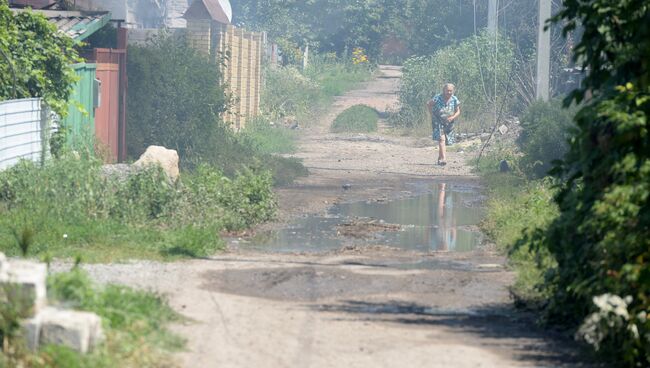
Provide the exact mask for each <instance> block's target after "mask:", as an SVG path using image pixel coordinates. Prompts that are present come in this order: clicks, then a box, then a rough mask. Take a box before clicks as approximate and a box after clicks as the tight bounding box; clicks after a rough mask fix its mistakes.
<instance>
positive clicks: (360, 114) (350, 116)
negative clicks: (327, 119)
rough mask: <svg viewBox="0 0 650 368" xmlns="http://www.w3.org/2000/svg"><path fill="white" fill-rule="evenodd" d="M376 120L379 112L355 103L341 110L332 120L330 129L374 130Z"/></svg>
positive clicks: (346, 130) (334, 130)
mask: <svg viewBox="0 0 650 368" xmlns="http://www.w3.org/2000/svg"><path fill="white" fill-rule="evenodd" d="M378 121H379V114H378V113H377V111H375V109H373V108H372V107H369V106H366V105H355V106H352V107H349V108H347V109H345V110H344V111H343V112H341V113H340V114H339V115H338V116H337V117H336V119H334V122H332V126H331V129H330V130H331V131H332V132H334V133H341V132H353V133H367V132H375V131H377V122H378Z"/></svg>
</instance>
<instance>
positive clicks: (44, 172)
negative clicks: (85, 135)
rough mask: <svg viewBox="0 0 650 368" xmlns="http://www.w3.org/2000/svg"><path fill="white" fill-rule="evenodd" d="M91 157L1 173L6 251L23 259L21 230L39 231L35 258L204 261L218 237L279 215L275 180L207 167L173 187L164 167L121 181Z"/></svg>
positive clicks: (0, 241) (0, 239) (0, 231)
mask: <svg viewBox="0 0 650 368" xmlns="http://www.w3.org/2000/svg"><path fill="white" fill-rule="evenodd" d="M100 168H101V164H100V162H98V161H96V160H94V159H92V158H82V159H80V158H76V157H70V156H64V157H62V158H61V159H53V160H50V161H48V162H47V163H46V165H45V166H44V167H40V166H38V165H36V164H34V163H31V162H28V161H24V162H21V163H19V164H18V165H16V166H14V167H12V168H10V169H8V170H6V171H3V172H1V173H0V214H1V215H2V216H0V250H2V251H4V252H6V253H8V254H17V253H18V248H17V247H15V246H14V245H13V244H14V243H15V239H14V235H15V234H14V232H16V231H18V234H22V229H23V228H30V229H34V233H33V234H32V236H31V240H30V243H31V244H32V245H31V246H30V252H31V254H33V255H41V254H49V255H53V256H57V257H73V256H75V255H77V254H79V253H81V252H83V254H84V257H85V258H86V259H89V260H92V261H100V260H113V259H125V258H167V257H175V256H185V257H186V256H191V257H203V256H207V255H210V254H211V253H213V252H215V251H216V250H217V249H219V248H220V247H222V245H223V243H222V241H221V240H220V239H219V236H218V234H219V232H221V231H225V230H228V231H230V230H241V229H244V228H246V227H249V226H252V225H254V224H256V223H259V222H263V221H267V220H269V219H270V218H272V217H273V216H274V214H275V209H276V204H275V200H274V198H273V195H272V191H271V185H272V180H273V179H272V177H271V175H270V173H269V172H268V171H266V170H264V171H259V172H253V171H251V170H244V171H242V172H241V173H238V174H235V175H233V177H232V178H229V177H226V176H225V175H224V174H223V173H222V172H221V171H219V170H217V169H214V168H211V167H209V166H207V165H202V166H201V167H200V168H199V169H197V171H196V172H189V173H184V174H183V176H182V179H181V180H180V181H179V182H177V183H170V182H169V180H168V179H167V177H166V176H165V175H164V174H163V173H162V171H161V170H160V169H159V168H150V169H146V170H143V171H139V172H135V173H132V174H130V175H127V176H124V177H123V178H120V177H118V176H114V177H113V176H107V175H106V174H103V173H102V172H101V170H100Z"/></svg>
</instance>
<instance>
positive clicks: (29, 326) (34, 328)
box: [21, 315, 41, 351]
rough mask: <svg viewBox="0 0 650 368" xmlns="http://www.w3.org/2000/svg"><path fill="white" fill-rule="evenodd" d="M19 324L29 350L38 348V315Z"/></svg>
mask: <svg viewBox="0 0 650 368" xmlns="http://www.w3.org/2000/svg"><path fill="white" fill-rule="evenodd" d="M21 326H22V330H23V337H24V338H25V343H26V344H27V348H28V349H29V350H30V351H36V349H38V341H39V337H40V334H41V321H40V319H39V318H38V315H36V316H35V317H33V318H29V319H26V320H24V321H22V323H21Z"/></svg>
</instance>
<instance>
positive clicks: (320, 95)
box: [261, 55, 372, 125]
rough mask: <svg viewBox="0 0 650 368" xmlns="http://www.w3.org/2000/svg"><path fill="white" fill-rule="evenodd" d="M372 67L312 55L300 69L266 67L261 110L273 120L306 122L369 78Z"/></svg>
mask: <svg viewBox="0 0 650 368" xmlns="http://www.w3.org/2000/svg"><path fill="white" fill-rule="evenodd" d="M371 75H372V69H371V68H370V67H368V66H366V65H353V64H352V63H350V62H343V61H340V60H338V59H337V58H336V57H335V56H333V57H329V56H327V55H325V56H318V55H314V56H312V57H311V59H310V64H309V66H308V67H307V68H306V69H305V70H304V71H303V72H301V71H300V70H299V69H298V68H296V67H295V66H269V67H267V68H266V69H265V70H264V86H263V89H262V101H261V107H262V112H263V114H264V115H265V116H268V117H269V119H271V120H272V121H275V122H280V121H282V120H284V119H285V118H291V119H296V120H297V121H298V122H299V123H300V124H303V125H307V124H308V123H309V122H310V121H312V120H315V119H318V118H319V115H320V114H322V113H324V111H325V110H326V109H327V108H328V107H329V104H330V102H331V101H332V97H333V96H338V95H341V94H343V93H345V92H346V91H348V90H350V89H352V88H354V87H355V86H356V85H358V84H359V83H360V82H362V81H365V80H368V79H370V77H371Z"/></svg>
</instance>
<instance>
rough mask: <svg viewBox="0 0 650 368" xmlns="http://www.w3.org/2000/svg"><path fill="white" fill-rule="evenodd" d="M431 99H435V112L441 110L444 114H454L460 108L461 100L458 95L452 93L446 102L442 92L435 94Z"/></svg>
mask: <svg viewBox="0 0 650 368" xmlns="http://www.w3.org/2000/svg"><path fill="white" fill-rule="evenodd" d="M431 101H433V112H434V113H435V112H436V111H438V112H440V114H441V115H444V116H452V115H454V113H456V111H457V110H458V107H459V106H460V100H458V98H456V96H454V95H452V96H451V98H450V99H449V101H447V103H445V98H444V97H443V96H442V94H437V95H435V96H434V97H433V98H432V99H431Z"/></svg>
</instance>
